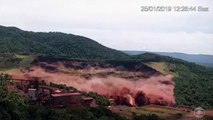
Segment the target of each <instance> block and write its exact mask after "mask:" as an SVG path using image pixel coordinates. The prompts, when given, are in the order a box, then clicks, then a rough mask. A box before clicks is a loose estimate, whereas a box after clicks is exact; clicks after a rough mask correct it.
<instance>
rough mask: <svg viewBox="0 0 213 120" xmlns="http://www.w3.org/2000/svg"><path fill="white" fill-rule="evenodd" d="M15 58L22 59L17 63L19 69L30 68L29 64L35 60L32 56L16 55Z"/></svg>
mask: <svg viewBox="0 0 213 120" xmlns="http://www.w3.org/2000/svg"><path fill="white" fill-rule="evenodd" d="M16 57H17V58H20V59H22V60H21V61H20V62H19V67H20V68H27V67H30V66H31V63H32V62H33V60H34V59H35V56H33V55H18V54H16Z"/></svg>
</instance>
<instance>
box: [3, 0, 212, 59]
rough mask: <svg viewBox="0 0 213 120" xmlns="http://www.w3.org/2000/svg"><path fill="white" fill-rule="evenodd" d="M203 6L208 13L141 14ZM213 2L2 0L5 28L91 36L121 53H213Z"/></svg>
mask: <svg viewBox="0 0 213 120" xmlns="http://www.w3.org/2000/svg"><path fill="white" fill-rule="evenodd" d="M141 6H155V7H156V6H171V7H172V8H173V7H175V6H188V7H190V6H196V7H197V8H198V7H199V6H202V7H203V8H204V7H207V8H209V11H207V12H204V11H203V12H201V11H200V12H198V11H197V12H174V11H172V12H142V11H141ZM212 21H213V1H212V0H0V25H3V26H16V27H19V28H21V29H23V30H27V31H36V32H50V31H58V32H65V33H72V34H76V35H82V36H86V37H88V38H91V39H93V40H95V41H97V42H99V43H101V44H103V45H105V46H107V47H110V48H114V49H117V50H138V51H158V52H182V53H191V54H211V55H213V22H212Z"/></svg>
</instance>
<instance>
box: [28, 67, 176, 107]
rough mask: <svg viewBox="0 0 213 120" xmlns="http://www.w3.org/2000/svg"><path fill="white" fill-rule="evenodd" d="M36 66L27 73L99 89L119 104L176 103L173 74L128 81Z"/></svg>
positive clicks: (85, 89)
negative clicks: (87, 76) (80, 74)
mask: <svg viewBox="0 0 213 120" xmlns="http://www.w3.org/2000/svg"><path fill="white" fill-rule="evenodd" d="M33 69H34V70H33V71H31V72H28V73H26V74H25V76H28V77H40V78H42V79H44V80H45V81H47V82H53V83H56V84H65V85H67V86H73V87H75V88H77V89H78V90H80V91H85V92H91V91H92V92H97V93H98V94H101V95H105V96H107V97H108V98H113V99H115V101H117V103H118V104H119V103H122V104H129V105H141V104H140V102H141V101H144V103H143V102H141V103H142V104H162V105H172V104H175V99H174V92H173V89H174V82H173V81H172V75H167V76H162V75H160V76H153V77H150V78H148V79H140V80H129V79H128V80H127V79H124V78H119V77H112V76H109V77H107V78H99V77H92V78H91V79H89V80H87V79H85V78H82V77H80V76H76V75H70V74H64V73H61V72H55V73H49V72H46V71H45V70H43V69H42V68H39V67H34V68H33ZM127 102H128V103H127Z"/></svg>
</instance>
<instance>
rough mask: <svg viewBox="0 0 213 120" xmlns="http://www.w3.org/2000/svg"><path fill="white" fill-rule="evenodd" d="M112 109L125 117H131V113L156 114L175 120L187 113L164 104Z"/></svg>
mask: <svg viewBox="0 0 213 120" xmlns="http://www.w3.org/2000/svg"><path fill="white" fill-rule="evenodd" d="M110 109H111V110H112V111H114V112H116V113H118V114H120V115H122V116H125V117H127V118H131V117H132V115H133V113H134V114H136V115H152V114H154V115H157V116H159V117H160V118H163V119H168V120H177V119H179V118H181V117H182V116H184V115H186V114H188V112H186V111H183V110H181V109H176V108H171V107H166V106H158V105H147V106H143V107H124V108H122V107H120V108H119V107H117V108H116V106H115V107H114V108H113V107H112V108H110Z"/></svg>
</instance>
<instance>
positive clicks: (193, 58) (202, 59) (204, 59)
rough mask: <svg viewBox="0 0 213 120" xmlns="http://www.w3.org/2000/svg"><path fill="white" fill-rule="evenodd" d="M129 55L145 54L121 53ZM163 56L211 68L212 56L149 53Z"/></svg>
mask: <svg viewBox="0 0 213 120" xmlns="http://www.w3.org/2000/svg"><path fill="white" fill-rule="evenodd" d="M123 52H124V53H126V54H129V55H139V54H143V53H146V52H145V51H123ZM150 53H154V54H158V55H163V56H170V57H174V58H178V59H182V60H185V61H188V62H194V63H197V64H200V65H204V66H210V67H212V66H213V55H202V54H185V53H177V52H175V53H170V52H150Z"/></svg>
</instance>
